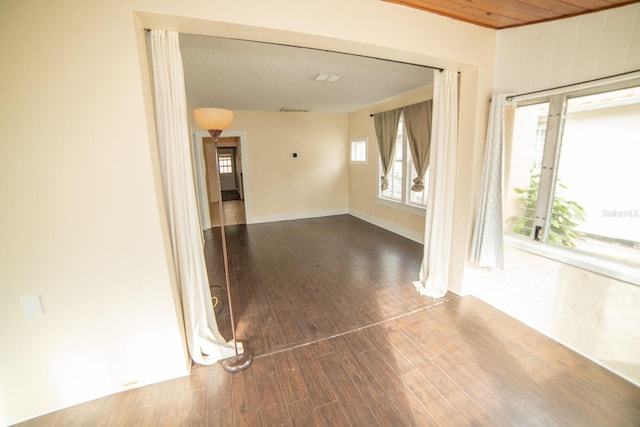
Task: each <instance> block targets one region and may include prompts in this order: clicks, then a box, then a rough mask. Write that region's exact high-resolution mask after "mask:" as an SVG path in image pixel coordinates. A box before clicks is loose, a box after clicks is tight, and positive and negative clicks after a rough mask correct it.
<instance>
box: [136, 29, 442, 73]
mask: <svg viewBox="0 0 640 427" xmlns="http://www.w3.org/2000/svg"><path fill="white" fill-rule="evenodd" d="M144 31H145V32H149V31H151V28H145V29H144ZM195 35H200V34H195ZM208 37H217V38H220V39H228V40H239V41H243V42H252V43H261V44H271V45H276V46H283V47H292V48H298V49H307V50H315V51H319V52H327V53H337V54H341V55H349V56H355V57H358V58H366V59H376V60H378V61H385V62H392V63H396V64H403V65H411V66H414V67H420V68H430V69H432V70H438V71H440V72H443V71H444V68H440V67H434V66H431V65H424V64H416V63H415V62H406V61H399V60H396V59H387V58H379V57H377V56H370V55H360V54H357V53H349V52H340V51H338V50H330V49H322V48H317V47H308V46H297V45H294V44H287V43H275V42H267V41H262V40H250V39H243V38H236V37H223V36H208Z"/></svg>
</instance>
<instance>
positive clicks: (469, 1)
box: [384, 0, 640, 29]
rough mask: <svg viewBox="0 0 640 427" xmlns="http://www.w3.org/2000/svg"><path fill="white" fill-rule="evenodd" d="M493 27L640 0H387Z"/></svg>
mask: <svg viewBox="0 0 640 427" xmlns="http://www.w3.org/2000/svg"><path fill="white" fill-rule="evenodd" d="M384 1H386V2H388V3H394V4H398V5H403V6H409V7H413V8H416V9H420V10H423V11H426V12H431V13H435V14H438V15H443V16H447V17H449V18H452V19H457V20H460V21H464V22H469V23H472V24H476V25H480V26H483V27H489V28H493V29H501V28H510V27H516V26H521V25H527V24H533V23H536V22H544V21H551V20H554V19H559V18H568V17H571V16H576V15H581V14H584V13H589V12H595V11H600V10H604V9H609V8H612V7H620V6H624V5H627V4H632V3H638V2H639V1H640V0H384Z"/></svg>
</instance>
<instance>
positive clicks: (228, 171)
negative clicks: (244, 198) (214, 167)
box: [218, 148, 238, 191]
mask: <svg viewBox="0 0 640 427" xmlns="http://www.w3.org/2000/svg"><path fill="white" fill-rule="evenodd" d="M218 169H219V171H220V188H221V190H222V191H231V190H236V189H237V188H238V186H237V185H236V171H235V169H236V162H235V155H234V150H233V149H230V148H218Z"/></svg>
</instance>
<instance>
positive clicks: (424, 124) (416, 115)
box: [402, 100, 433, 192]
mask: <svg viewBox="0 0 640 427" xmlns="http://www.w3.org/2000/svg"><path fill="white" fill-rule="evenodd" d="M402 112H403V115H404V128H405V130H406V132H407V138H408V139H409V149H410V150H411V158H412V159H413V164H414V166H415V168H416V174H417V175H418V176H417V177H416V178H415V179H414V180H413V185H412V186H411V190H412V191H415V192H420V191H424V175H425V174H426V173H427V169H428V168H429V155H430V152H431V151H430V147H431V122H432V115H433V101H432V100H429V101H424V102H420V103H418V104H413V105H407V106H406V107H403V108H402Z"/></svg>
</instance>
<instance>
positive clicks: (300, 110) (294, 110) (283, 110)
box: [280, 107, 311, 113]
mask: <svg viewBox="0 0 640 427" xmlns="http://www.w3.org/2000/svg"><path fill="white" fill-rule="evenodd" d="M309 111H311V110H305V109H304V108H288V107H282V108H281V109H280V112H281V113H308V112H309Z"/></svg>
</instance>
